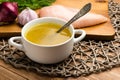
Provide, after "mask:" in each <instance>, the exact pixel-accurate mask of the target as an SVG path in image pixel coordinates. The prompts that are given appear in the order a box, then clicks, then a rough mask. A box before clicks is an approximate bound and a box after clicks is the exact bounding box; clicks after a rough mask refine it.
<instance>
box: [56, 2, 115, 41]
mask: <svg viewBox="0 0 120 80" xmlns="http://www.w3.org/2000/svg"><path fill="white" fill-rule="evenodd" d="M89 2H90V3H92V9H91V12H93V13H97V14H101V15H103V16H105V17H107V18H108V19H109V20H108V22H106V23H103V24H99V25H95V26H90V27H86V28H82V29H83V30H85V31H86V33H87V37H86V39H97V40H111V39H114V34H115V30H114V28H113V26H112V24H111V22H110V18H109V15H108V1H106V2H102V3H100V2H96V1H95V0H82V1H80V0H75V1H74V0H64V1H61V0H57V1H56V2H55V3H54V5H55V4H59V5H63V6H66V7H72V8H78V9H79V8H81V7H82V6H84V5H85V4H87V3H89ZM101 6H102V7H101Z"/></svg>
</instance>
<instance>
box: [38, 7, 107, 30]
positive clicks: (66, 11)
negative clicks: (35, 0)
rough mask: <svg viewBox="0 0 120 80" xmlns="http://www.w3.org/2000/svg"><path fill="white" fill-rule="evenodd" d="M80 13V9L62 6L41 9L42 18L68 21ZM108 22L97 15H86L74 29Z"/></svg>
mask: <svg viewBox="0 0 120 80" xmlns="http://www.w3.org/2000/svg"><path fill="white" fill-rule="evenodd" d="M78 11H79V9H74V8H67V7H64V6H61V5H53V6H48V7H43V8H41V9H40V13H39V15H40V17H58V18H62V19H64V20H66V21H68V20H70V19H71V18H72V17H73V16H74V15H75V14H76V13H77V12H78ZM107 20H108V19H107V18H106V17H104V16H102V15H99V14H95V13H87V14H86V15H84V16H82V17H81V18H79V19H78V20H76V21H75V22H73V24H72V25H73V26H74V28H82V27H87V26H92V25H96V24H100V23H104V22H107Z"/></svg>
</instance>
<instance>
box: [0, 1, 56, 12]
mask: <svg viewBox="0 0 120 80" xmlns="http://www.w3.org/2000/svg"><path fill="white" fill-rule="evenodd" d="M5 1H10V2H17V3H18V7H19V11H21V10H23V9H25V8H26V7H30V8H31V9H34V10H35V9H39V8H41V7H44V6H49V5H51V4H52V3H53V2H55V0H0V3H1V2H5Z"/></svg>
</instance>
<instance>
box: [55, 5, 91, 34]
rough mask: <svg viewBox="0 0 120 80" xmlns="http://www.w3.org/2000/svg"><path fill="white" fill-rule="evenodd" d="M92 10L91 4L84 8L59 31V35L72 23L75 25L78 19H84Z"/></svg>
mask: <svg viewBox="0 0 120 80" xmlns="http://www.w3.org/2000/svg"><path fill="white" fill-rule="evenodd" d="M90 9H91V3H88V4H86V5H85V6H83V8H82V9H81V10H80V11H79V12H78V13H77V14H76V15H75V16H74V17H73V18H72V19H70V20H69V21H68V22H67V23H66V24H65V25H63V26H62V27H61V28H60V29H59V30H58V31H57V33H59V32H61V31H62V30H63V29H64V28H66V27H68V26H69V25H70V24H71V23H73V22H74V21H75V20H77V19H78V18H80V17H82V16H83V15H85V14H86V13H88V12H89V11H90Z"/></svg>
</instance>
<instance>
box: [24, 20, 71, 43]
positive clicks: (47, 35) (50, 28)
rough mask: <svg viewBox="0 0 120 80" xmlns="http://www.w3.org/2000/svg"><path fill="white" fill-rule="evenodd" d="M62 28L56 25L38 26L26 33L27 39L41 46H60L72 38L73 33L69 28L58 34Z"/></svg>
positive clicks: (43, 24)
mask: <svg viewBox="0 0 120 80" xmlns="http://www.w3.org/2000/svg"><path fill="white" fill-rule="evenodd" d="M60 27H61V25H60V24H56V23H48V22H47V23H40V24H36V25H34V26H32V28H30V29H29V30H28V31H26V33H25V37H26V38H27V39H28V40H29V41H31V42H32V43H35V44H39V45H56V44H60V43H63V42H65V41H66V40H68V39H69V38H70V37H71V33H70V31H69V30H68V29H67V28H66V29H64V30H63V31H61V32H60V33H56V31H57V30H58V29H59V28H60Z"/></svg>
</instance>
